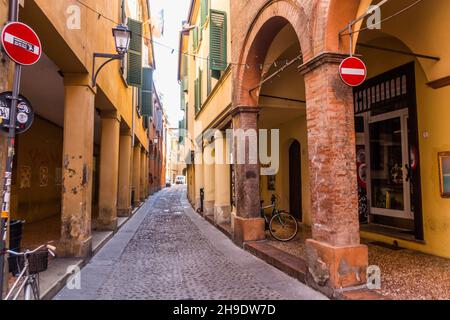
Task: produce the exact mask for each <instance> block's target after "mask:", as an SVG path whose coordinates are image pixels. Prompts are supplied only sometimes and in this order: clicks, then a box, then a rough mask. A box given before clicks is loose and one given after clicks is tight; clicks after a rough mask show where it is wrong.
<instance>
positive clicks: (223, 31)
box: [209, 10, 228, 71]
mask: <svg viewBox="0 0 450 320" xmlns="http://www.w3.org/2000/svg"><path fill="white" fill-rule="evenodd" d="M210 19H211V24H210V27H209V30H210V41H209V43H210V48H209V53H210V56H211V64H210V68H211V70H216V71H224V70H225V69H226V68H227V66H228V63H227V14H226V13H225V12H222V11H216V10H211V13H210Z"/></svg>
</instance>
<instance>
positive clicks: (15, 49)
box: [1, 22, 42, 66]
mask: <svg viewBox="0 0 450 320" xmlns="http://www.w3.org/2000/svg"><path fill="white" fill-rule="evenodd" d="M1 41H2V46H3V48H4V49H5V51H6V53H7V54H8V56H9V57H10V58H11V59H12V60H13V61H14V62H16V63H18V64H21V65H24V66H30V65H32V64H35V63H36V62H38V61H39V59H40V58H41V55H42V46H41V41H39V37H38V36H37V34H36V32H34V31H33V29H31V28H30V27H29V26H27V25H26V24H23V23H21V22H11V23H8V24H7V25H6V26H5V27H4V28H3V31H2V38H1Z"/></svg>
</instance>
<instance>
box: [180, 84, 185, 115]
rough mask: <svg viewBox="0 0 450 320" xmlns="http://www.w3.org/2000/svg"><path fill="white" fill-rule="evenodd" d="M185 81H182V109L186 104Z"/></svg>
mask: <svg viewBox="0 0 450 320" xmlns="http://www.w3.org/2000/svg"><path fill="white" fill-rule="evenodd" d="M183 84H184V83H183V82H181V85H180V101H181V108H180V109H181V110H184V106H185V104H186V96H185V92H184V85H183Z"/></svg>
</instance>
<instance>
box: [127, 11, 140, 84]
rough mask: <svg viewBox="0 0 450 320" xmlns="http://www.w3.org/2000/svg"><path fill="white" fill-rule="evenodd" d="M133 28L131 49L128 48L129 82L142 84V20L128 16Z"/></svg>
mask: <svg viewBox="0 0 450 320" xmlns="http://www.w3.org/2000/svg"><path fill="white" fill-rule="evenodd" d="M128 28H129V29H130V30H131V39H130V49H129V50H128V68H127V70H128V72H127V73H128V74H127V83H128V85H130V86H134V87H140V86H142V32H143V30H142V22H140V21H137V20H133V19H130V18H128Z"/></svg>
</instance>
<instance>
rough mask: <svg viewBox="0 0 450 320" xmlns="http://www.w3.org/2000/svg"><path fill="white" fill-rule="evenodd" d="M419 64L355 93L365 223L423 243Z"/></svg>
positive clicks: (378, 77) (396, 71)
mask: <svg viewBox="0 0 450 320" xmlns="http://www.w3.org/2000/svg"><path fill="white" fill-rule="evenodd" d="M414 68H415V66H414V63H410V64H407V65H405V66H402V67H399V68H396V69H394V70H391V71H388V72H387V73H384V74H382V75H380V76H377V77H375V78H372V79H370V80H369V81H367V83H366V84H364V85H363V86H361V87H359V88H357V89H355V115H356V131H357V134H356V135H357V155H358V157H357V168H358V182H359V207H360V208H359V211H360V221H361V222H362V223H363V224H368V225H369V228H370V230H371V231H375V232H376V231H380V232H382V233H386V232H387V233H395V234H396V235H397V236H398V235H404V236H405V237H411V239H415V240H422V239H423V231H422V199H421V185H420V165H419V164H420V161H419V153H418V150H419V148H418V128H417V127H418V125H417V110H416V97H415V73H414V70H415V69H414Z"/></svg>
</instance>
